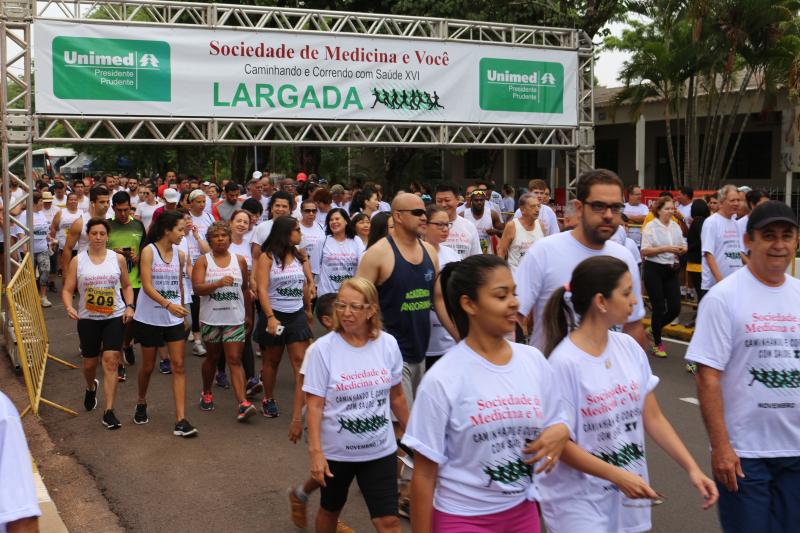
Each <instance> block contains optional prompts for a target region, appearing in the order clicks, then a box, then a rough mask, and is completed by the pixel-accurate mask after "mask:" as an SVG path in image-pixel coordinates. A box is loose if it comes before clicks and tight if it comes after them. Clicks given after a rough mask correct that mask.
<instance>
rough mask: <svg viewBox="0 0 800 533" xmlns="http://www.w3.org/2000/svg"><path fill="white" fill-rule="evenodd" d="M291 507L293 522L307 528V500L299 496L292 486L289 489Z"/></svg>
mask: <svg viewBox="0 0 800 533" xmlns="http://www.w3.org/2000/svg"><path fill="white" fill-rule="evenodd" d="M289 509H290V512H291V515H290V516H291V518H292V524H294V525H295V526H297V527H299V528H301V529H305V528H306V526H307V525H308V518H307V516H306V502H304V501H303V500H301V499H300V498H298V497H297V494H295V492H294V489H291V488H290V489H289Z"/></svg>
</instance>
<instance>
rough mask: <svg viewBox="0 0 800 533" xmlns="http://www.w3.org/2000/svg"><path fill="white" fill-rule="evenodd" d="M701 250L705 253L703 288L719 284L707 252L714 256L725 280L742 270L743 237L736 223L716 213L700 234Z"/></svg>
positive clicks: (707, 221) (706, 288)
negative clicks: (709, 265)
mask: <svg viewBox="0 0 800 533" xmlns="http://www.w3.org/2000/svg"><path fill="white" fill-rule="evenodd" d="M700 249H701V252H702V253H703V273H702V283H701V284H700V286H701V288H702V289H704V290H708V289H710V288H711V287H713V286H714V284H715V283H716V282H717V281H716V279H715V278H714V275H713V274H711V269H710V268H709V267H708V262H707V261H706V256H705V254H706V252H710V253H711V254H713V255H714V260H715V261H716V262H717V268H718V269H719V272H720V274H721V275H722V277H723V279H724V278H726V277H728V276H729V275H731V274H733V273H734V272H736V271H737V270H739V269H740V268H742V258H741V256H740V255H739V252H741V250H742V236H741V235H740V234H739V226H737V225H736V221H735V220H733V219H730V218H725V217H724V216H722V215H720V214H719V213H714V214H713V215H711V216H710V217H708V218H707V219H706V220H705V222H703V230H702V232H701V233H700Z"/></svg>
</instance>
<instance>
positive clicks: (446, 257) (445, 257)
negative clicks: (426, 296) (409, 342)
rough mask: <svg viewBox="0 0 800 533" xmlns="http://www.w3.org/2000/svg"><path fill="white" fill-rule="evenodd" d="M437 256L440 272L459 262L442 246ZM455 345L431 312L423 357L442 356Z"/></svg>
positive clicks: (450, 251)
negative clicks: (426, 345) (429, 329)
mask: <svg viewBox="0 0 800 533" xmlns="http://www.w3.org/2000/svg"><path fill="white" fill-rule="evenodd" d="M438 255H439V269H440V270H441V269H443V268H444V266H445V265H446V264H447V263H453V262H456V261H460V260H461V258H460V257H458V254H457V253H455V251H453V250H452V249H451V248H448V247H447V246H444V245H440V246H439V251H438ZM455 343H456V341H455V340H454V339H453V337H451V336H450V334H449V333H448V332H447V330H446V329H445V328H444V326H443V325H442V323H441V322H440V321H439V315H437V314H436V311H434V310H431V336H430V338H429V339H428V349H427V350H426V351H425V355H430V356H433V355H442V354H443V353H444V352H446V351H447V350H449V349H450V348H452V347H453V346H454V345H455Z"/></svg>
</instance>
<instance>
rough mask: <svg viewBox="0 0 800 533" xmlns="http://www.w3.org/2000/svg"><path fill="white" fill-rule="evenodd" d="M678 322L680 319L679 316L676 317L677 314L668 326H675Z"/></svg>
mask: <svg viewBox="0 0 800 533" xmlns="http://www.w3.org/2000/svg"><path fill="white" fill-rule="evenodd" d="M680 323H681V321H680V317H677V316H676V317H675V318H674V319H673V321H672V322H670V323H669V325H670V326H677V325H678V324H680Z"/></svg>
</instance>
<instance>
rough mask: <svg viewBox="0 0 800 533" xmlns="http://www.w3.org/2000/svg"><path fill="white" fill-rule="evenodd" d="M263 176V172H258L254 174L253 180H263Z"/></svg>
mask: <svg viewBox="0 0 800 533" xmlns="http://www.w3.org/2000/svg"><path fill="white" fill-rule="evenodd" d="M261 176H263V174H262V173H261V172H259V171H258V170H256V171H255V172H253V179H254V180H257V179H261Z"/></svg>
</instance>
